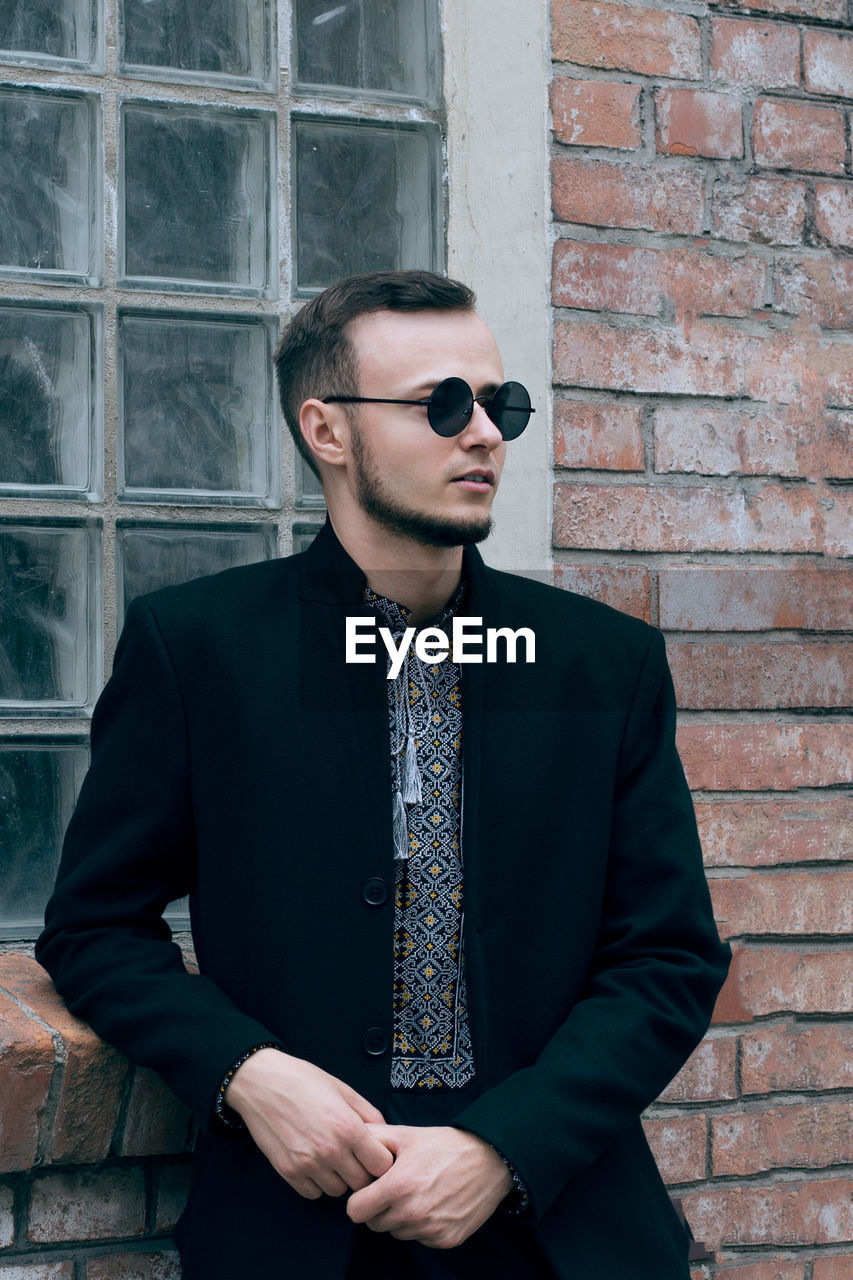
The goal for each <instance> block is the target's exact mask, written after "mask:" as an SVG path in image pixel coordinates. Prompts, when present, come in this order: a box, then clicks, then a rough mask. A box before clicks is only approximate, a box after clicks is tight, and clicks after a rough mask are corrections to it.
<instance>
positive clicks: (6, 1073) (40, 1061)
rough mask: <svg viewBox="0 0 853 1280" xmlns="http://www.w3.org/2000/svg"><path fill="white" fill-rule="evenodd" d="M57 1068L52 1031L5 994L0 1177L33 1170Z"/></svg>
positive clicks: (0, 1018)
mask: <svg viewBox="0 0 853 1280" xmlns="http://www.w3.org/2000/svg"><path fill="white" fill-rule="evenodd" d="M53 1068H54V1048H53V1040H52V1039H51V1036H50V1032H48V1031H46V1030H45V1028H44V1027H40V1026H39V1025H38V1023H36V1022H34V1021H33V1020H32V1018H30V1017H29V1015H28V1014H26V1013H25V1012H23V1010H21V1009H19V1008H18V1006H17V1005H16V1004H14V1003H13V1002H12V1001H11V1000H10V999H9V997H8V996H6V995H3V994H0V1075H2V1082H3V1084H2V1089H0V1172H2V1173H12V1172H15V1171H17V1170H22V1169H29V1168H30V1167H31V1166H32V1165H33V1164H34V1163H35V1160H36V1153H37V1151H38V1144H39V1135H40V1132H41V1123H42V1117H43V1113H44V1109H45V1106H46V1104H47V1096H48V1090H49V1089H50V1081H51V1077H52V1075H53Z"/></svg>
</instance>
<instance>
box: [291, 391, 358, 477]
mask: <svg viewBox="0 0 853 1280" xmlns="http://www.w3.org/2000/svg"><path fill="white" fill-rule="evenodd" d="M299 429H300V431H301V432H302V437H303V439H304V440H305V443H306V444H307V445H308V448H309V449H310V450H311V453H312V454H313V455H314V457H315V458H316V459H317V461H318V463H326V465H327V466H330V467H342V466H344V465H345V464H346V460H347V457H348V454H349V422H348V420H347V415H346V413H345V411H344V410H343V408H342V407H341V405H338V404H326V403H325V402H324V401H323V400H306V401H305V403H304V404H303V405H302V408H301V409H300V410H299Z"/></svg>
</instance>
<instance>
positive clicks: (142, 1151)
mask: <svg viewBox="0 0 853 1280" xmlns="http://www.w3.org/2000/svg"><path fill="white" fill-rule="evenodd" d="M189 1125H190V1113H189V1111H188V1109H187V1108H186V1106H185V1105H184V1104H183V1103H182V1102H179V1101H178V1099H177V1098H176V1097H175V1095H174V1094H173V1093H172V1091H171V1089H168V1088H167V1087H166V1085H165V1084H164V1083H163V1081H162V1080H161V1079H160V1077H159V1076H158V1075H157V1073H156V1072H154V1071H149V1070H147V1069H144V1068H139V1069H137V1070H136V1071H135V1072H134V1076H133V1084H132V1085H131V1089H130V1096H129V1098H128V1103H127V1110H126V1113H125V1121H124V1130H123V1133H122V1135H121V1139H120V1141H119V1143H118V1154H119V1155H122V1156H150V1155H161V1154H169V1155H174V1154H177V1153H178V1152H180V1151H183V1149H184V1147H185V1146H186V1142H187V1135H188V1133H189Z"/></svg>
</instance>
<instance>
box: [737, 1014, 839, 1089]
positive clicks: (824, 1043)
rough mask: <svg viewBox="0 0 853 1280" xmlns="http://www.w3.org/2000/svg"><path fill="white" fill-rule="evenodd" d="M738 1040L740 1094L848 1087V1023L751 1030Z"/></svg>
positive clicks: (790, 1024)
mask: <svg viewBox="0 0 853 1280" xmlns="http://www.w3.org/2000/svg"><path fill="white" fill-rule="evenodd" d="M740 1041H741V1088H742V1090H743V1093H744V1095H749V1094H753V1093H784V1092H786V1091H788V1090H797V1089H808V1090H819V1089H851V1088H853V1023H850V1022H837V1023H828V1024H827V1023H818V1024H811V1025H809V1024H806V1025H805V1026H797V1025H794V1024H792V1023H790V1022H785V1023H783V1024H782V1025H778V1024H777V1025H775V1026H761V1027H755V1028H754V1029H752V1030H749V1031H745V1032H744V1033H743V1034H742V1035H741V1038H740Z"/></svg>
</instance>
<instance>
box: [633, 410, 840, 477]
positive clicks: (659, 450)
mask: <svg viewBox="0 0 853 1280" xmlns="http://www.w3.org/2000/svg"><path fill="white" fill-rule="evenodd" d="M804 434H806V438H805V439H804ZM809 434H813V433H804V432H803V431H802V429H801V428H799V427H798V425H797V423H796V421H794V422H791V421H786V420H785V418H784V417H783V415H782V414H781V413H780V412H778V411H777V412H774V413H769V412H766V411H764V412H762V411H761V410H760V409H756V408H754V407H750V408H748V409H736V408H729V407H726V408H718V407H713V408H700V407H694V406H692V405H678V406H669V405H663V406H661V407H660V408H658V409H657V410H656V411H655V424H654V445H655V471H656V472H658V473H666V472H681V473H683V474H699V475H705V476H711V475H716V476H727V475H766V476H774V475H775V476H800V475H805V476H809V475H813V474H814V471H813V468H812V465H811V464H812V463H813V461H814V453H815V447H814V443H815V442H814V441H813V439H809V438H808V436H809Z"/></svg>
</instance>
